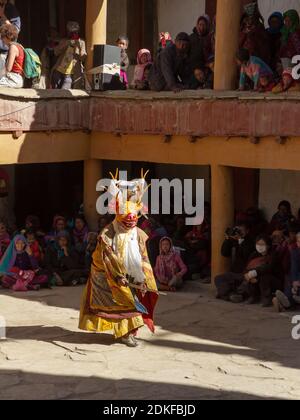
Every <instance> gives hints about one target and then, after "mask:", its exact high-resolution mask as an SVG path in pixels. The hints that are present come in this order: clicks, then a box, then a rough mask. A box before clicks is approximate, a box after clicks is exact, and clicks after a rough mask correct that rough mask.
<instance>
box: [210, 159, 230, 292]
mask: <svg viewBox="0 0 300 420" xmlns="http://www.w3.org/2000/svg"><path fill="white" fill-rule="evenodd" d="M211 182H212V185H211V189H212V191H211V194H212V281H213V284H214V278H215V277H216V276H217V275H219V274H222V273H224V272H226V271H227V270H228V269H229V266H230V260H228V259H227V258H223V257H222V255H221V248H222V244H223V241H224V239H225V231H226V229H227V228H228V227H231V226H233V223H234V184H233V170H232V168H229V167H227V166H218V165H213V166H212V171H211Z"/></svg>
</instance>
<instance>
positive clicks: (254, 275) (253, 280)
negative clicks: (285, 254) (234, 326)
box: [241, 235, 282, 308]
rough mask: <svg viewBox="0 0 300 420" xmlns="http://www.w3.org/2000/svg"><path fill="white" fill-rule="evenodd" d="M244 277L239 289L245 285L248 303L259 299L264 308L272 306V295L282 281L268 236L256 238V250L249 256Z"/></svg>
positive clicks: (279, 287) (250, 303)
mask: <svg viewBox="0 0 300 420" xmlns="http://www.w3.org/2000/svg"><path fill="white" fill-rule="evenodd" d="M244 279H245V280H244V284H243V285H242V287H241V289H243V287H245V289H244V290H245V292H246V294H247V295H248V296H249V299H248V301H247V303H248V304H249V305H253V304H255V303H258V302H259V301H260V300H261V302H262V306H263V307H264V308H266V307H269V306H272V295H273V293H275V291H276V290H279V289H281V288H282V282H281V279H280V278H279V277H278V259H277V256H276V255H275V254H274V253H273V252H272V241H271V239H270V238H269V237H268V236H265V235H261V236H259V237H258V238H257V240H256V252H255V253H254V254H253V255H252V256H251V257H250V260H249V262H248V264H247V267H246V270H245V273H244Z"/></svg>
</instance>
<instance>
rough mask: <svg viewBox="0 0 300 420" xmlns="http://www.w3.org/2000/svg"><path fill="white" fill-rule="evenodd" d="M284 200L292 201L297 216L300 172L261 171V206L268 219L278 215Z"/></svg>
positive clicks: (299, 199)
mask: <svg viewBox="0 0 300 420" xmlns="http://www.w3.org/2000/svg"><path fill="white" fill-rule="evenodd" d="M282 200H288V201H290V202H291V204H292V207H293V212H294V214H295V215H297V212H298V209H299V208H300V171H299V172H297V171H280V170H261V171H260V191H259V206H260V208H262V209H263V210H264V212H265V214H266V216H267V218H268V219H271V218H272V216H273V214H274V213H276V209H277V207H278V204H279V203H280V201H282Z"/></svg>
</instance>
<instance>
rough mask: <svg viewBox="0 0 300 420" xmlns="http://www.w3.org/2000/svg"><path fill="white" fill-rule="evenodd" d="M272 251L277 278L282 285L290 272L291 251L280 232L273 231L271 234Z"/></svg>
mask: <svg viewBox="0 0 300 420" xmlns="http://www.w3.org/2000/svg"><path fill="white" fill-rule="evenodd" d="M272 251H273V253H274V255H275V256H276V258H277V260H278V277H279V278H280V279H281V281H282V285H283V284H284V283H285V280H286V277H287V276H288V275H289V274H290V270H291V249H290V245H289V242H288V240H287V238H286V237H285V235H284V232H283V231H281V230H275V232H273V233H272Z"/></svg>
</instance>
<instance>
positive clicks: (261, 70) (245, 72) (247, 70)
mask: <svg viewBox="0 0 300 420" xmlns="http://www.w3.org/2000/svg"><path fill="white" fill-rule="evenodd" d="M236 61H237V65H238V66H239V68H240V85H239V90H246V86H247V78H248V82H249V83H250V84H251V86H249V87H251V89H252V85H253V89H254V90H256V91H257V90H259V80H260V76H261V75H262V74H264V75H266V74H269V75H270V77H273V71H272V69H271V68H270V67H269V66H268V65H267V64H266V63H265V62H264V61H262V60H261V59H260V58H259V57H256V56H250V54H249V51H248V50H246V49H245V48H241V49H240V50H239V52H238V54H237V58H236Z"/></svg>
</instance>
